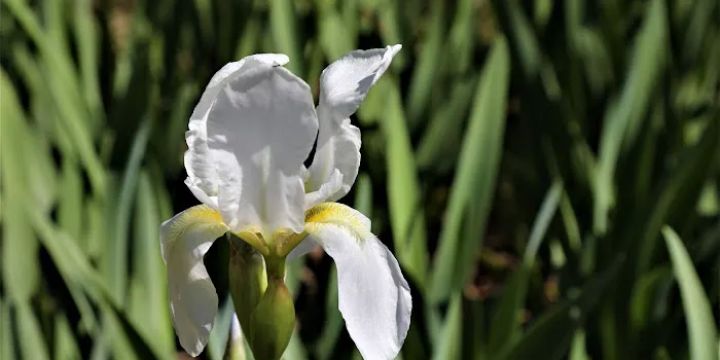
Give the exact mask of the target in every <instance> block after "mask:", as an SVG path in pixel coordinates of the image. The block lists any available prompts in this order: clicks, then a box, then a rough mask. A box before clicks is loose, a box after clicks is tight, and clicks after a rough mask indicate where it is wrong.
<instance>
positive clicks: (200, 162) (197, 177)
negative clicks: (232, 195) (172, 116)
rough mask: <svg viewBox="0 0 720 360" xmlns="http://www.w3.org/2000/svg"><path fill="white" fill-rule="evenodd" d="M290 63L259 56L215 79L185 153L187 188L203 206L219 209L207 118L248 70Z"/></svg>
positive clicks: (194, 122)
mask: <svg viewBox="0 0 720 360" xmlns="http://www.w3.org/2000/svg"><path fill="white" fill-rule="evenodd" d="M288 61H289V59H288V57H287V56H286V55H283V54H257V55H252V56H248V57H245V58H243V59H241V60H239V61H236V62H231V63H228V64H226V65H225V66H223V67H222V68H221V69H220V70H218V72H216V73H215V75H213V77H212V79H211V80H210V83H209V84H208V86H207V87H206V88H205V92H204V93H203V94H202V96H201V97H200V101H199V102H198V104H197V105H196V106H195V110H193V113H192V115H191V116H190V123H189V124H188V131H187V132H186V133H185V141H186V142H187V146H188V151H187V152H185V170H186V171H187V174H188V177H187V178H186V179H185V184H186V185H187V186H188V188H189V189H190V191H192V193H193V194H194V195H195V197H196V198H197V199H198V200H200V201H201V202H202V203H204V204H206V205H208V206H211V207H213V208H217V206H218V205H217V193H218V178H217V171H216V169H215V166H214V165H213V162H212V160H211V159H210V158H209V157H210V153H209V149H208V146H207V115H208V113H209V111H210V108H211V107H212V105H213V104H214V102H215V98H216V97H217V95H218V93H219V92H220V91H221V90H222V89H223V87H224V86H225V85H226V84H227V82H228V81H230V80H232V78H233V76H234V75H236V74H238V73H240V72H241V71H242V70H243V69H244V68H245V67H246V66H253V65H256V64H257V63H264V64H268V65H284V64H287V62H288Z"/></svg>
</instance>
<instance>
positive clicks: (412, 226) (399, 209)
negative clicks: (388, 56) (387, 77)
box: [382, 82, 427, 287]
mask: <svg viewBox="0 0 720 360" xmlns="http://www.w3.org/2000/svg"><path fill="white" fill-rule="evenodd" d="M386 84H388V87H387V89H386V90H387V91H388V94H387V99H388V103H387V105H386V106H387V109H388V111H387V114H386V116H385V119H384V121H383V122H382V126H383V132H384V133H385V138H386V139H387V145H386V149H387V150H386V151H387V152H386V158H387V171H388V180H387V181H388V185H387V195H388V201H389V207H390V222H391V225H392V231H393V239H394V240H395V254H397V255H398V261H399V262H400V264H401V265H403V267H404V268H405V269H406V270H407V272H408V274H409V275H410V277H411V278H412V279H413V280H414V281H415V282H416V283H417V284H418V285H420V286H421V287H422V286H423V285H424V283H425V281H426V279H425V271H426V270H427V258H426V256H427V250H426V234H425V216H424V213H423V210H422V200H421V192H420V184H419V182H418V178H417V168H416V164H415V158H414V155H413V151H412V144H411V143H410V136H409V133H408V129H407V121H406V118H405V114H404V111H403V106H402V103H401V100H400V93H399V90H398V88H397V85H396V84H394V83H391V82H386Z"/></svg>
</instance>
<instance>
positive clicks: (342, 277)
mask: <svg viewBox="0 0 720 360" xmlns="http://www.w3.org/2000/svg"><path fill="white" fill-rule="evenodd" d="M307 221H308V223H307V225H306V228H305V230H306V231H307V232H308V233H309V234H310V235H309V237H308V239H311V240H313V241H316V242H318V243H319V244H321V245H322V247H323V248H324V249H325V252H327V253H328V254H329V255H330V256H331V257H332V258H333V259H334V260H335V264H336V266H337V270H338V303H339V307H340V312H341V313H342V315H343V318H344V319H345V324H346V327H347V329H348V333H349V334H350V337H351V338H352V339H353V341H355V344H356V345H357V347H358V350H360V353H361V354H362V356H363V358H365V359H367V360H373V359H393V358H395V357H396V356H397V354H398V352H399V351H400V348H401V347H402V344H403V341H404V340H405V336H406V334H407V330H408V327H409V326H410V313H411V311H412V298H411V296H410V288H409V286H408V284H407V281H405V278H404V277H403V275H402V273H401V271H400V266H399V265H398V262H397V260H396V259H395V257H394V256H393V254H392V253H391V252H390V251H389V250H388V248H387V247H386V246H385V245H383V243H381V242H380V240H378V239H377V237H375V235H373V234H372V233H371V232H370V220H369V219H368V218H366V217H365V216H364V215H362V214H361V213H359V212H358V211H356V210H354V209H352V208H350V207H347V206H345V205H341V204H338V203H324V204H320V205H318V206H316V207H314V208H312V209H311V210H310V211H308V215H307Z"/></svg>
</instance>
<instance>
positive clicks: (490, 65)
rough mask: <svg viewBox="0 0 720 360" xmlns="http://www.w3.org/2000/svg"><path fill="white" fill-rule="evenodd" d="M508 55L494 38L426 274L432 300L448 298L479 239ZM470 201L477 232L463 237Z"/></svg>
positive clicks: (490, 189) (494, 167)
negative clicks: (474, 206) (475, 213)
mask: <svg viewBox="0 0 720 360" xmlns="http://www.w3.org/2000/svg"><path fill="white" fill-rule="evenodd" d="M508 57H509V54H508V48H507V44H506V42H505V39H504V38H503V37H498V38H497V40H496V42H495V44H494V45H493V48H492V50H491V53H490V56H489V58H488V60H487V62H486V65H485V67H484V69H483V73H482V78H481V80H480V83H479V84H478V90H477V95H476V97H475V104H474V108H473V110H472V112H471V117H470V123H469V128H468V130H467V134H466V135H465V139H464V140H463V145H462V149H461V152H460V159H459V163H458V167H457V170H456V173H455V180H454V181H453V186H452V191H451V193H450V201H449V204H448V209H447V212H446V214H445V223H444V224H445V225H444V226H443V229H442V232H441V234H440V244H439V247H440V248H439V250H438V253H437V255H436V256H435V264H434V271H433V273H432V276H431V294H430V296H431V299H432V301H434V302H438V301H442V300H445V299H447V298H448V296H449V295H450V293H451V291H452V290H456V289H460V288H461V287H462V285H463V283H464V282H465V280H466V279H467V276H468V274H469V272H470V270H471V267H472V264H473V260H474V255H475V254H476V253H477V251H478V249H479V247H480V245H481V244H482V238H483V235H484V234H483V231H482V230H484V223H485V221H486V217H487V215H488V213H489V210H490V205H491V203H492V198H493V194H494V192H495V178H496V176H497V171H498V166H499V162H500V156H501V149H502V139H503V132H504V127H505V126H504V125H505V103H506V98H507V89H508V81H509V73H510V69H509V58H508ZM471 201H472V202H477V204H478V205H479V210H478V215H480V217H476V218H473V219H472V221H473V222H475V223H477V224H478V229H480V230H481V231H479V232H478V233H475V234H464V237H465V238H463V239H462V240H461V238H462V236H463V234H461V228H462V223H463V220H464V215H465V213H466V212H467V210H468V208H469V205H470V202H471ZM481 225H482V226H481Z"/></svg>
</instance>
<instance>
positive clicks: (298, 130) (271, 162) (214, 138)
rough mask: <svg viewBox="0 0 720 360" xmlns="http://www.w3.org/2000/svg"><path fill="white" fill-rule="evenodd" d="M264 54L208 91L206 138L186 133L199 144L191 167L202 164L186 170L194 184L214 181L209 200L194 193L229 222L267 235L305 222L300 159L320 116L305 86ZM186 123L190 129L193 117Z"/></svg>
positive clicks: (295, 229)
mask: <svg viewBox="0 0 720 360" xmlns="http://www.w3.org/2000/svg"><path fill="white" fill-rule="evenodd" d="M270 59H273V57H270ZM266 60H267V59H266V58H263V61H257V59H256V58H249V59H247V60H246V61H245V62H244V64H240V65H235V66H234V67H233V69H234V68H237V69H235V70H234V72H232V73H231V75H228V76H225V78H223V80H220V81H219V82H217V84H216V85H215V86H213V87H212V91H210V90H208V91H206V93H208V96H210V97H211V99H210V100H209V101H210V103H209V106H208V107H207V111H206V112H205V115H204V119H205V121H204V122H203V123H201V124H200V125H198V126H200V127H202V125H204V126H205V129H204V130H205V134H204V136H205V137H204V138H203V137H202V136H201V135H202V131H198V132H197V133H196V134H197V135H196V136H194V137H191V136H188V139H193V140H195V142H196V143H197V142H198V140H197V139H201V140H200V141H199V142H200V143H201V144H204V147H203V146H197V147H195V148H193V150H192V151H190V156H189V157H188V158H189V159H190V160H191V161H190V166H193V164H197V163H200V164H203V166H204V168H203V167H202V166H196V167H195V169H194V170H189V171H188V173H189V174H191V175H194V176H195V178H199V179H200V180H201V181H200V182H199V185H197V186H196V187H201V186H200V185H202V186H204V185H203V184H205V183H211V184H212V185H213V187H212V189H211V191H210V192H209V193H208V192H205V193H204V195H207V196H206V198H210V199H209V200H207V199H204V198H203V196H202V195H203V194H200V195H201V196H197V194H196V196H197V197H198V199H199V200H201V201H203V202H205V203H206V204H208V205H209V206H211V207H214V208H216V209H218V210H219V211H220V213H221V214H222V216H223V219H224V220H225V223H226V224H228V226H229V227H230V228H231V229H233V230H234V231H236V232H240V231H245V230H249V229H251V230H252V231H254V232H255V231H259V232H262V233H263V235H265V236H266V237H267V238H270V237H271V236H272V234H273V233H274V232H276V231H278V230H290V231H293V232H301V231H302V229H303V216H304V210H305V208H304V200H305V187H304V183H303V176H304V174H303V161H304V160H305V158H306V157H307V156H308V154H309V153H310V150H311V149H312V146H313V141H314V139H315V136H316V134H317V130H318V121H317V115H316V113H315V108H314V104H313V100H312V95H311V92H310V88H309V86H308V85H307V84H306V83H305V82H304V81H303V80H301V79H300V78H298V77H297V76H295V75H293V74H292V73H291V72H289V71H288V70H286V69H285V68H283V67H281V66H279V65H278V62H277V61H275V62H268V61H266ZM231 70H232V69H231ZM231 70H228V71H223V70H221V73H223V74H225V73H227V72H230V71H231ZM213 83H215V82H211V84H213ZM208 88H209V89H210V87H208ZM201 104H204V101H203V100H201ZM198 107H200V105H198ZM203 109H204V108H203ZM203 109H199V110H203ZM199 110H198V109H196V111H199ZM191 123H192V122H191ZM190 128H191V132H192V129H193V124H191V126H190ZM196 145H197V144H196ZM198 169H210V170H208V171H207V172H206V173H202V171H198ZM198 174H203V176H205V175H207V174H211V176H208V177H206V178H202V177H201V176H198ZM189 178H191V176H189ZM205 180H207V181H205ZM203 181H204V182H203ZM190 185H195V184H190ZM190 188H191V190H192V189H193V186H190ZM213 197H214V198H213ZM206 201H207V202H206ZM208 202H209V203H208Z"/></svg>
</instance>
